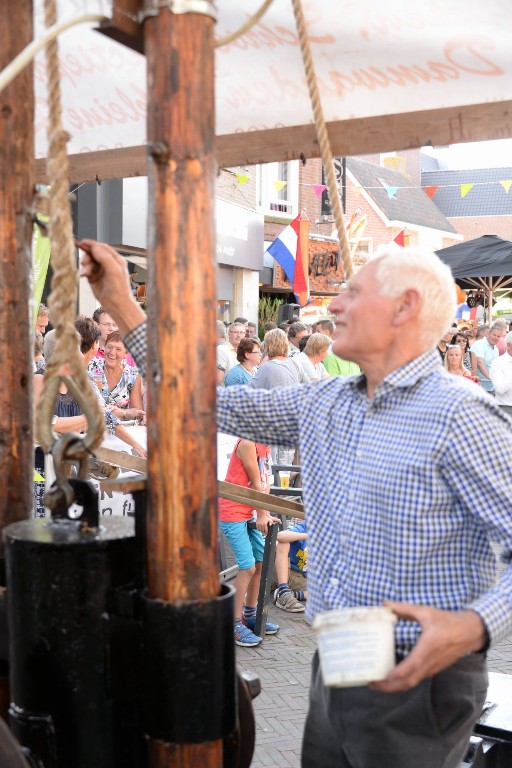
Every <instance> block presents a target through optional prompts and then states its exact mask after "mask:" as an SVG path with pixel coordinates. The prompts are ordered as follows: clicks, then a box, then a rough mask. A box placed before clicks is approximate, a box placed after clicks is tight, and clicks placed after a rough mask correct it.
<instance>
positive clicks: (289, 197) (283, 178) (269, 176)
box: [257, 160, 299, 218]
mask: <svg viewBox="0 0 512 768" xmlns="http://www.w3.org/2000/svg"><path fill="white" fill-rule="evenodd" d="M257 200H258V205H257V208H258V212H259V213H263V214H265V215H267V216H272V215H274V216H276V215H277V216H284V217H290V218H295V216H297V215H298V213H299V163H298V161H297V160H293V161H289V162H284V163H266V164H265V165H259V166H258V172H257Z"/></svg>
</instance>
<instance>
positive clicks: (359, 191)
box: [354, 187, 363, 197]
mask: <svg viewBox="0 0 512 768" xmlns="http://www.w3.org/2000/svg"><path fill="white" fill-rule="evenodd" d="M362 192H363V188H362V187H354V195H355V196H356V197H359V195H361V194H362Z"/></svg>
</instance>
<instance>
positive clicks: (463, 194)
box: [460, 184, 475, 198]
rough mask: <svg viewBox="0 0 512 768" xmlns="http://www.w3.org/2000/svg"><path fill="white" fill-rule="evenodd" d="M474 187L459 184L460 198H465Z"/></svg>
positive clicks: (472, 185)
mask: <svg viewBox="0 0 512 768" xmlns="http://www.w3.org/2000/svg"><path fill="white" fill-rule="evenodd" d="M474 186H475V185H474V184H461V185H460V196H461V198H464V197H466V195H467V193H468V192H469V191H470V190H471V189H473V187H474Z"/></svg>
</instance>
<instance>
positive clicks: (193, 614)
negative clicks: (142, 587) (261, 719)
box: [142, 584, 236, 744]
mask: <svg viewBox="0 0 512 768" xmlns="http://www.w3.org/2000/svg"><path fill="white" fill-rule="evenodd" d="M233 603H234V589H233V587H231V586H229V585H227V584H223V585H222V586H221V594H220V595H219V596H218V597H216V598H214V599H213V600H191V601H190V602H183V603H166V602H163V601H161V600H151V599H149V598H145V599H144V600H143V603H142V619H143V627H144V629H143V631H144V649H145V666H144V689H145V706H144V715H145V727H146V733H147V734H148V736H150V737H151V738H153V739H158V740H160V741H164V742H172V743H175V744H198V743H200V742H204V741H215V740H216V739H222V738H225V737H227V736H229V735H230V734H231V733H232V732H233V731H234V729H235V727H236V675H235V643H234V637H233Z"/></svg>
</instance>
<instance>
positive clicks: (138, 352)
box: [124, 321, 147, 379]
mask: <svg viewBox="0 0 512 768" xmlns="http://www.w3.org/2000/svg"><path fill="white" fill-rule="evenodd" d="M124 343H125V346H126V349H127V350H128V351H129V352H130V354H131V356H132V357H133V359H134V360H135V362H136V363H137V368H138V369H139V373H140V375H141V376H142V378H143V379H144V378H145V377H146V351H147V322H146V321H144V322H142V323H141V324H140V325H138V326H137V327H136V328H133V329H132V330H131V331H128V333H127V334H126V336H125V337H124Z"/></svg>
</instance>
